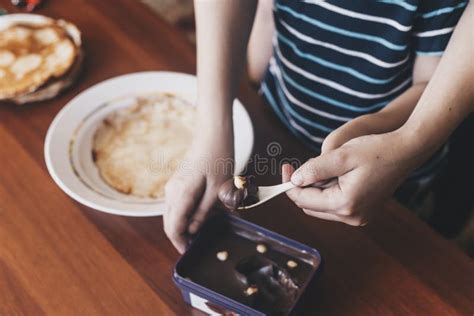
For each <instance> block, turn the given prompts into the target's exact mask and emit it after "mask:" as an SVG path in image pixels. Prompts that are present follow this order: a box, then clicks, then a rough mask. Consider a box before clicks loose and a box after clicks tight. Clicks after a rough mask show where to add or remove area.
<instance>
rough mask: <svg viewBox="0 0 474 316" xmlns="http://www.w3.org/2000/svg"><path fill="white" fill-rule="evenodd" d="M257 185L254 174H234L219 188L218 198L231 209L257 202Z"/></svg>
mask: <svg viewBox="0 0 474 316" xmlns="http://www.w3.org/2000/svg"><path fill="white" fill-rule="evenodd" d="M257 192H258V186H257V183H256V182H255V177H254V176H235V177H234V178H233V179H230V180H228V181H226V182H224V184H222V186H221V187H220V189H219V194H218V196H219V200H221V202H222V203H223V204H224V206H225V207H226V208H228V209H230V210H232V211H235V210H236V209H237V208H239V207H242V206H245V205H250V204H253V203H256V202H258V197H257Z"/></svg>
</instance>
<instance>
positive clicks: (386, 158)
mask: <svg viewBox="0 0 474 316" xmlns="http://www.w3.org/2000/svg"><path fill="white" fill-rule="evenodd" d="M404 139H406V137H404V136H403V135H401V134H399V133H398V132H393V133H386V134H381V135H368V136H361V137H357V138H354V139H352V140H350V141H348V142H347V143H345V144H344V145H342V146H341V147H339V148H337V149H335V150H330V151H327V152H326V153H323V154H322V155H321V156H319V157H316V158H313V159H310V160H309V161H308V162H306V163H305V164H304V165H303V166H301V167H300V168H299V169H298V170H296V171H294V170H293V169H292V167H291V166H290V165H284V166H283V170H282V173H283V176H282V180H283V182H287V181H290V178H291V181H292V182H293V184H295V185H297V186H298V188H295V189H292V190H290V191H288V192H287V195H288V197H289V198H290V199H291V200H293V202H295V204H296V205H297V206H298V207H300V208H302V209H303V211H304V212H305V213H306V214H307V215H310V216H314V217H318V218H322V219H326V220H332V221H339V222H343V223H346V224H349V225H354V226H361V225H364V224H366V223H367V221H368V220H369V219H370V215H371V213H372V212H373V211H375V210H376V209H377V208H378V207H380V205H381V204H382V202H383V201H385V200H386V199H388V198H389V197H390V196H391V195H392V194H393V192H394V191H395V189H396V188H397V187H398V186H399V184H400V183H401V182H402V181H403V179H405V177H406V176H407V175H408V173H409V172H410V171H411V170H413V168H414V167H415V166H416V163H417V161H415V160H414V158H412V157H413V155H412V154H411V153H410V152H409V150H408V147H409V146H405V145H406V144H405V143H404V141H403V140H404ZM331 178H337V179H338V181H337V183H336V184H334V185H333V186H331V187H329V188H326V189H319V188H316V187H311V185H312V184H313V183H316V182H319V181H323V180H327V179H331Z"/></svg>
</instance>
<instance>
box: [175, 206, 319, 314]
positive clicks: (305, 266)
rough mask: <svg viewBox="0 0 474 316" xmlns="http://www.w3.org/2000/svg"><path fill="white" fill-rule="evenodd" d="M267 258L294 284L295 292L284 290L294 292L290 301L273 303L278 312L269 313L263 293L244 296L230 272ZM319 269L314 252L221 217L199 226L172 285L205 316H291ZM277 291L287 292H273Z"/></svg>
mask: <svg viewBox="0 0 474 316" xmlns="http://www.w3.org/2000/svg"><path fill="white" fill-rule="evenodd" d="M258 244H264V245H266V248H268V250H267V252H265V253H259V252H258V251H257V250H256V245H258ZM219 251H227V252H228V259H227V260H225V261H220V260H219V259H218V258H217V257H216V253H217V252H219ZM255 258H258V260H257V259H255ZM267 258H268V260H269V261H270V262H272V263H275V264H274V265H273V264H272V265H270V270H271V271H274V270H273V269H277V271H279V270H280V268H281V270H282V271H285V272H288V275H290V279H292V280H294V281H295V282H294V283H292V284H297V290H294V289H293V288H292V287H291V286H289V287H288V288H289V289H290V290H288V291H287V292H284V293H290V291H295V292H296V294H295V292H291V293H292V294H291V295H290V294H288V297H291V298H290V299H288V300H284V299H279V300H278V301H275V302H276V304H278V303H279V302H285V303H282V305H284V307H279V308H280V309H279V310H278V311H276V310H275V311H273V310H269V308H270V309H271V308H274V304H275V302H273V303H272V304H273V305H272V304H268V301H265V300H264V299H263V298H262V297H263V295H264V293H268V292H265V289H264V290H263V291H262V293H257V294H255V295H262V296H261V297H258V296H254V297H253V298H252V297H249V296H246V295H245V294H244V291H241V290H242V289H244V288H245V287H246V285H248V283H245V284H242V282H240V281H239V278H238V277H236V276H237V275H241V274H238V273H237V272H235V271H236V270H238V271H240V270H239V269H240V268H236V267H242V266H243V265H242V264H247V262H251V261H252V262H254V261H258V262H261V261H262V260H263V261H264V262H266V260H267ZM286 260H292V261H296V262H298V263H299V266H298V267H296V268H290V267H289V266H287V265H285V262H288V261H286ZM242 262H244V263H242ZM274 266H275V267H278V268H273V267H274ZM321 268H322V259H321V256H320V254H319V252H318V251H317V250H316V249H314V248H311V247H309V246H306V245H304V244H301V243H299V242H297V241H294V240H291V239H289V238H286V237H284V236H282V235H279V234H277V233H275V232H272V231H270V230H267V229H265V228H263V227H261V226H258V225H255V224H253V223H250V222H248V221H245V220H243V219H241V218H238V217H236V216H231V215H222V216H218V217H215V218H213V219H211V220H209V221H208V222H206V224H204V227H203V228H202V229H201V231H200V232H199V234H198V235H197V236H196V238H195V239H194V241H193V242H192V244H191V245H190V247H189V249H188V250H187V252H186V253H185V254H184V255H183V256H182V257H181V258H180V260H179V261H178V262H177V264H176V266H175V269H174V273H173V280H174V282H175V284H176V285H177V286H178V288H179V289H180V290H181V293H182V295H183V298H184V300H185V301H186V302H187V303H188V304H190V305H192V306H193V307H194V308H197V309H199V310H201V311H203V312H205V313H208V314H209V315H293V314H295V313H296V311H297V310H298V308H299V306H298V303H300V302H301V301H302V299H303V296H304V292H305V289H306V288H307V287H308V285H309V284H310V283H312V282H314V281H315V279H316V277H317V275H318V274H319V273H320V271H321ZM258 271H263V270H258ZM265 271H268V269H267V270H265ZM280 275H281V274H280ZM258 276H259V277H261V275H258ZM244 279H245V280H246V281H248V280H250V274H249V275H248V276H247V275H245V278H244ZM273 280H274V279H273ZM279 280H280V279H279ZM283 280H286V279H284V278H283ZM282 282H283V281H282ZM285 282H286V281H285ZM281 284H288V283H281ZM241 287H242V288H241ZM281 288H284V289H286V288H287V287H284V286H283V287H278V289H281ZM239 293H241V294H239ZM278 293H280V292H278ZM285 295H286V294H285ZM285 297H286V296H285ZM262 302H263V303H262ZM269 306H271V307H269Z"/></svg>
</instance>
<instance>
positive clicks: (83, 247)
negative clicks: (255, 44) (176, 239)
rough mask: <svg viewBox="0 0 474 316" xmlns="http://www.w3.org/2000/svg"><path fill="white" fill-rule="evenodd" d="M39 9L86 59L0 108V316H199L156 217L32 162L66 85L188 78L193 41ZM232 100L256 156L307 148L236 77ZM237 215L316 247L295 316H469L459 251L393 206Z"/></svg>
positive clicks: (99, 4) (129, 11) (85, 14)
mask: <svg viewBox="0 0 474 316" xmlns="http://www.w3.org/2000/svg"><path fill="white" fill-rule="evenodd" d="M0 5H3V6H4V7H5V8H7V9H8V10H10V11H13V8H12V7H11V5H9V1H7V0H1V1H0ZM38 13H42V14H45V15H48V16H52V17H56V18H59V17H61V18H65V19H68V20H70V21H72V22H74V23H76V24H77V25H78V26H79V28H80V29H81V30H82V32H83V38H84V46H85V49H86V53H87V59H86V64H85V69H84V73H83V75H82V77H81V79H80V80H79V82H77V84H76V85H75V86H74V87H73V88H72V89H69V90H68V91H67V92H66V93H64V94H63V95H62V96H60V97H58V98H56V99H55V100H52V101H47V102H42V103H38V104H32V105H27V106H11V105H0V166H1V169H0V315H22V314H23V315H42V314H51V315H189V314H193V315H199V314H200V313H199V312H197V311H193V310H192V309H191V308H190V307H188V306H187V305H186V304H185V303H184V301H183V300H182V298H181V294H180V292H179V291H178V289H177V288H176V287H175V286H174V284H173V282H172V279H171V273H172V269H173V266H174V263H175V262H176V260H177V259H178V257H179V256H178V254H177V253H176V252H175V251H174V249H173V248H172V246H171V244H170V243H169V242H168V240H167V238H166V236H165V234H164V233H163V229H162V218H161V217H155V218H126V217H120V216H113V215H108V214H104V213H100V212H97V211H94V210H91V209H88V208H86V207H84V206H82V205H80V204H78V203H76V202H74V201H73V200H71V199H70V198H69V197H68V196H66V195H65V194H64V193H63V192H62V191H61V190H60V189H59V188H58V187H57V186H56V185H55V183H54V182H53V180H52V179H51V177H50V176H49V174H48V172H47V170H46V166H45V162H44V158H43V144H44V138H45V135H46V131H47V129H48V126H49V124H50V123H51V121H52V120H53V118H54V116H55V115H56V113H57V112H58V111H59V110H60V109H61V108H62V107H63V106H64V105H65V104H66V103H67V102H68V101H69V100H70V99H71V98H72V97H74V96H75V95H76V94H77V93H79V92H81V91H83V90H84V89H86V88H87V87H90V86H91V85H93V84H95V83H98V82H100V81H102V80H104V79H107V78H110V77H113V76H116V75H120V74H125V73H129V72H136V71H143V70H171V71H181V72H188V73H194V71H195V49H194V48H193V46H192V45H190V44H189V43H188V42H187V41H186V40H185V38H184V36H183V34H180V33H179V32H178V31H177V30H175V29H173V28H172V27H171V26H169V25H167V24H165V23H164V22H163V21H162V20H160V19H159V18H158V17H157V16H155V15H154V14H153V13H152V12H150V11H149V10H148V9H147V8H145V7H144V6H143V5H142V4H140V3H139V1H138V0H113V1H103V0H100V1H99V0H68V1H54V0H50V1H48V3H47V5H46V6H45V8H43V9H41V10H39V11H38ZM240 98H241V99H242V101H243V102H244V103H245V104H246V105H247V109H248V110H249V112H250V114H251V116H252V119H253V122H254V125H255V131H256V143H255V151H256V153H259V154H261V155H265V152H266V146H267V145H268V144H269V143H271V142H278V143H280V144H282V146H283V148H284V150H283V153H282V156H284V155H288V156H289V157H293V156H294V157H299V158H301V159H304V158H308V157H309V152H307V151H306V150H304V149H303V147H302V145H301V144H300V143H299V142H298V141H297V140H295V139H294V138H293V137H292V136H290V135H289V134H288V133H287V132H286V131H285V129H284V128H283V127H282V126H281V124H280V123H279V122H278V121H277V119H276V118H275V116H274V115H273V114H272V113H271V111H270V110H269V109H268V107H267V106H266V105H265V104H264V103H263V102H262V101H261V99H260V98H259V97H258V95H257V94H256V92H255V91H253V90H252V89H251V88H250V87H248V86H246V85H243V87H242V89H241V93H240ZM265 181H268V182H269V183H270V181H272V182H276V181H278V178H277V177H272V176H268V177H266V178H265ZM452 211H455V210H452ZM245 217H246V218H247V219H249V220H251V221H254V222H256V223H258V224H260V225H262V226H265V227H267V228H270V229H272V230H275V231H277V232H279V233H282V234H284V235H286V236H288V237H290V238H293V239H296V240H299V241H301V242H303V243H306V244H308V245H310V246H313V247H316V248H317V249H319V250H320V251H321V253H322V256H323V257H324V259H325V261H326V267H325V270H324V272H323V274H322V277H321V278H320V279H319V281H318V282H317V283H316V284H315V285H314V286H313V287H312V288H310V289H309V290H308V291H309V292H308V295H309V297H310V300H308V302H307V304H306V305H305V306H304V307H305V314H307V315H316V314H318V315H390V314H393V315H472V314H473V313H474V264H473V262H472V260H471V259H469V258H468V257H467V256H466V255H464V254H463V253H462V252H461V251H460V250H459V249H458V248H456V247H455V246H454V245H453V244H451V243H450V242H448V241H446V240H443V239H442V238H441V237H440V236H438V235H437V234H435V233H434V232H433V231H432V230H431V229H430V228H429V227H428V226H426V225H425V224H424V223H422V222H421V221H419V220H418V219H417V218H416V217H415V216H414V215H412V214H411V213H409V211H407V210H405V209H403V208H402V207H400V206H398V205H397V204H395V203H389V204H388V205H387V206H386V207H384V208H381V209H380V212H379V213H378V215H377V217H376V218H375V219H374V220H373V221H372V222H371V223H369V225H368V226H366V227H364V228H353V227H349V226H345V225H343V224H338V223H330V222H325V221H320V220H317V219H313V218H311V217H308V216H306V215H304V214H303V213H302V212H301V211H300V210H298V209H297V208H296V207H295V206H294V205H292V204H291V203H290V202H289V200H288V199H287V198H286V197H284V196H281V197H280V198H277V199H275V200H274V201H273V202H270V203H268V204H266V205H265V206H263V207H262V208H260V209H259V210H258V211H255V212H249V213H246V214H245Z"/></svg>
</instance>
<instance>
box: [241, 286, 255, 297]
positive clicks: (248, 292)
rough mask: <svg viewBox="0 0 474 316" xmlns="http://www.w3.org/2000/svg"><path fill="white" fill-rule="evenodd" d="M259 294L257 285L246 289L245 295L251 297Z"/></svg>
mask: <svg viewBox="0 0 474 316" xmlns="http://www.w3.org/2000/svg"><path fill="white" fill-rule="evenodd" d="M257 292H258V288H257V287H256V286H255V285H251V286H249V287H248V288H246V289H245V292H244V293H245V295H247V296H251V295H254V294H255V293H257Z"/></svg>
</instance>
